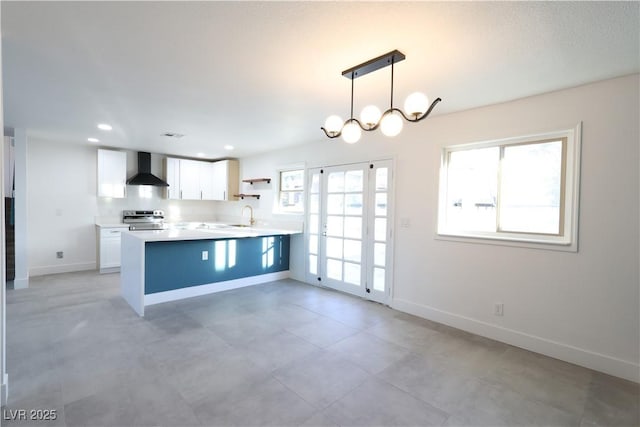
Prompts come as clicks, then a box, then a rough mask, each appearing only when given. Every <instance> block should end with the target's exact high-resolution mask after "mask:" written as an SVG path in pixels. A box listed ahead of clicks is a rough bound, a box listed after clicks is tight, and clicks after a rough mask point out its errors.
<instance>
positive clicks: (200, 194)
mask: <svg viewBox="0 0 640 427" xmlns="http://www.w3.org/2000/svg"><path fill="white" fill-rule="evenodd" d="M200 200H202V190H200Z"/></svg>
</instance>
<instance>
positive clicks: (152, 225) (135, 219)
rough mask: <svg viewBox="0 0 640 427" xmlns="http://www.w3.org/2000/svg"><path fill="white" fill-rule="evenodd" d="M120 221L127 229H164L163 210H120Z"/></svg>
mask: <svg viewBox="0 0 640 427" xmlns="http://www.w3.org/2000/svg"><path fill="white" fill-rule="evenodd" d="M122 222H123V223H125V224H129V230H131V231H141V230H164V228H165V226H164V211H161V210H154V211H122Z"/></svg>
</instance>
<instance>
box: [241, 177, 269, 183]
mask: <svg viewBox="0 0 640 427" xmlns="http://www.w3.org/2000/svg"><path fill="white" fill-rule="evenodd" d="M242 182H248V183H249V184H251V185H253V184H254V183H256V182H266V183H267V184H271V178H249V179H243V180H242Z"/></svg>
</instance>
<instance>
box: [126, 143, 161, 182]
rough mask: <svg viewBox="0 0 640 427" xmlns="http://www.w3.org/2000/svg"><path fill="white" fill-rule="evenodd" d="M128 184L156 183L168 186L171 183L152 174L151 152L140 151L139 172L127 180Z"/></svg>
mask: <svg viewBox="0 0 640 427" xmlns="http://www.w3.org/2000/svg"><path fill="white" fill-rule="evenodd" d="M127 184H128V185H155V186H156V187H168V186H169V184H167V183H166V182H164V181H163V180H161V179H160V178H158V177H157V176H155V175H152V174H151V153H145V152H144V151H140V152H138V173H137V174H136V175H134V176H132V177H131V178H129V179H128V180H127Z"/></svg>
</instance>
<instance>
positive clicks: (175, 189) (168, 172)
mask: <svg viewBox="0 0 640 427" xmlns="http://www.w3.org/2000/svg"><path fill="white" fill-rule="evenodd" d="M164 171H165V180H166V181H167V184H169V186H168V187H167V199H177V200H178V199H180V159H174V158H173V157H167V158H166V159H165V163H164Z"/></svg>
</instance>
